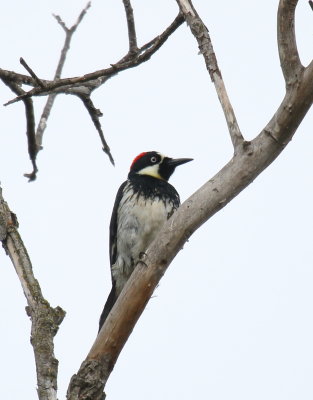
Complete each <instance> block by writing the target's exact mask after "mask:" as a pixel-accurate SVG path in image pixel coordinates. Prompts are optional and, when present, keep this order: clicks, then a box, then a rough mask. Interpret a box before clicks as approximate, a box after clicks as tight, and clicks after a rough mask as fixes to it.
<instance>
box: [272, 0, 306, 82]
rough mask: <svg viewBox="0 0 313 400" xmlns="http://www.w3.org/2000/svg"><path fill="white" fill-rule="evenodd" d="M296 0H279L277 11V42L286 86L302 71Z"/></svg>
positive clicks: (295, 79)
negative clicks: (296, 21)
mask: <svg viewBox="0 0 313 400" xmlns="http://www.w3.org/2000/svg"><path fill="white" fill-rule="evenodd" d="M297 3H298V0H280V2H279V6H278V13H277V42H278V50H279V58H280V65H281V69H282V71H283V74H284V78H285V82H286V86H287V88H289V87H290V85H292V84H293V83H294V82H295V81H297V80H298V79H299V75H300V74H301V73H302V71H303V66H302V64H301V61H300V58H299V53H298V49H297V43H296V35H295V9H296V6H297Z"/></svg>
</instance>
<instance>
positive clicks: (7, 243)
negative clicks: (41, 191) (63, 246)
mask: <svg viewBox="0 0 313 400" xmlns="http://www.w3.org/2000/svg"><path fill="white" fill-rule="evenodd" d="M17 228H18V224H17V219H16V217H15V215H14V214H13V213H12V212H11V210H10V209H9V207H8V205H7V203H6V202H5V201H4V199H3V196H2V189H1V187H0V240H1V242H2V245H3V247H4V249H5V250H6V253H7V254H8V255H9V257H10V258H11V260H12V263H13V265H14V268H15V270H16V273H17V275H18V277H19V279H20V282H21V285H22V288H23V291H24V295H25V297H26V300H27V304H28V307H27V308H26V311H27V314H28V315H29V316H30V318H31V321H32V328H31V344H32V346H33V349H34V354H35V361H36V371H37V384H38V388H37V392H38V397H39V399H40V400H57V374H58V360H57V359H56V358H55V356H54V345H53V338H54V336H55V335H56V333H57V331H58V329H59V325H60V324H61V322H62V320H63V318H64V316H65V312H64V311H63V310H62V309H61V308H60V307H56V308H52V307H50V305H49V303H48V302H47V300H45V299H44V297H43V295H42V292H41V289H40V286H39V283H38V281H37V280H36V279H35V277H34V274H33V269H32V265H31V261H30V258H29V256H28V253H27V250H26V248H25V246H24V243H23V241H22V239H21V237H20V235H19V233H18V229H17Z"/></svg>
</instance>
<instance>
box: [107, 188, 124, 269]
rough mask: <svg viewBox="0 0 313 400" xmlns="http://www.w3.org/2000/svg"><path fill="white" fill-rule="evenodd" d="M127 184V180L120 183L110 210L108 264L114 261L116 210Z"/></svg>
mask: <svg viewBox="0 0 313 400" xmlns="http://www.w3.org/2000/svg"><path fill="white" fill-rule="evenodd" d="M126 184H127V181H125V182H124V183H122V184H121V186H120V188H119V189H118V191H117V194H116V198H115V203H114V206H113V210H112V215H111V222H110V265H111V267H112V265H113V264H114V263H115V261H116V250H117V249H116V236H117V210H118V206H119V204H120V201H121V199H122V197H123V190H124V188H125V186H126Z"/></svg>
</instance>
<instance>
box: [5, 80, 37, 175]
mask: <svg viewBox="0 0 313 400" xmlns="http://www.w3.org/2000/svg"><path fill="white" fill-rule="evenodd" d="M2 81H3V82H4V83H5V84H6V85H7V86H9V88H10V89H11V90H12V91H13V92H14V93H16V94H19V95H23V93H25V91H24V90H23V89H22V88H21V87H20V86H19V85H18V84H17V83H15V82H12V81H10V80H7V79H4V78H2ZM23 103H24V106H25V114H26V126H27V128H26V135H27V143H28V154H29V158H30V160H31V163H32V165H33V171H32V172H31V173H29V174H24V176H25V177H26V178H28V180H29V182H31V181H34V180H35V179H36V174H37V172H38V168H37V165H36V157H37V153H38V150H37V145H36V137H35V114H34V105H33V100H32V98H29V97H25V98H24V99H23Z"/></svg>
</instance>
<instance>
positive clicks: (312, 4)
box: [309, 0, 313, 10]
mask: <svg viewBox="0 0 313 400" xmlns="http://www.w3.org/2000/svg"><path fill="white" fill-rule="evenodd" d="M309 6H310V7H311V9H312V10H313V1H312V0H309Z"/></svg>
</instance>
